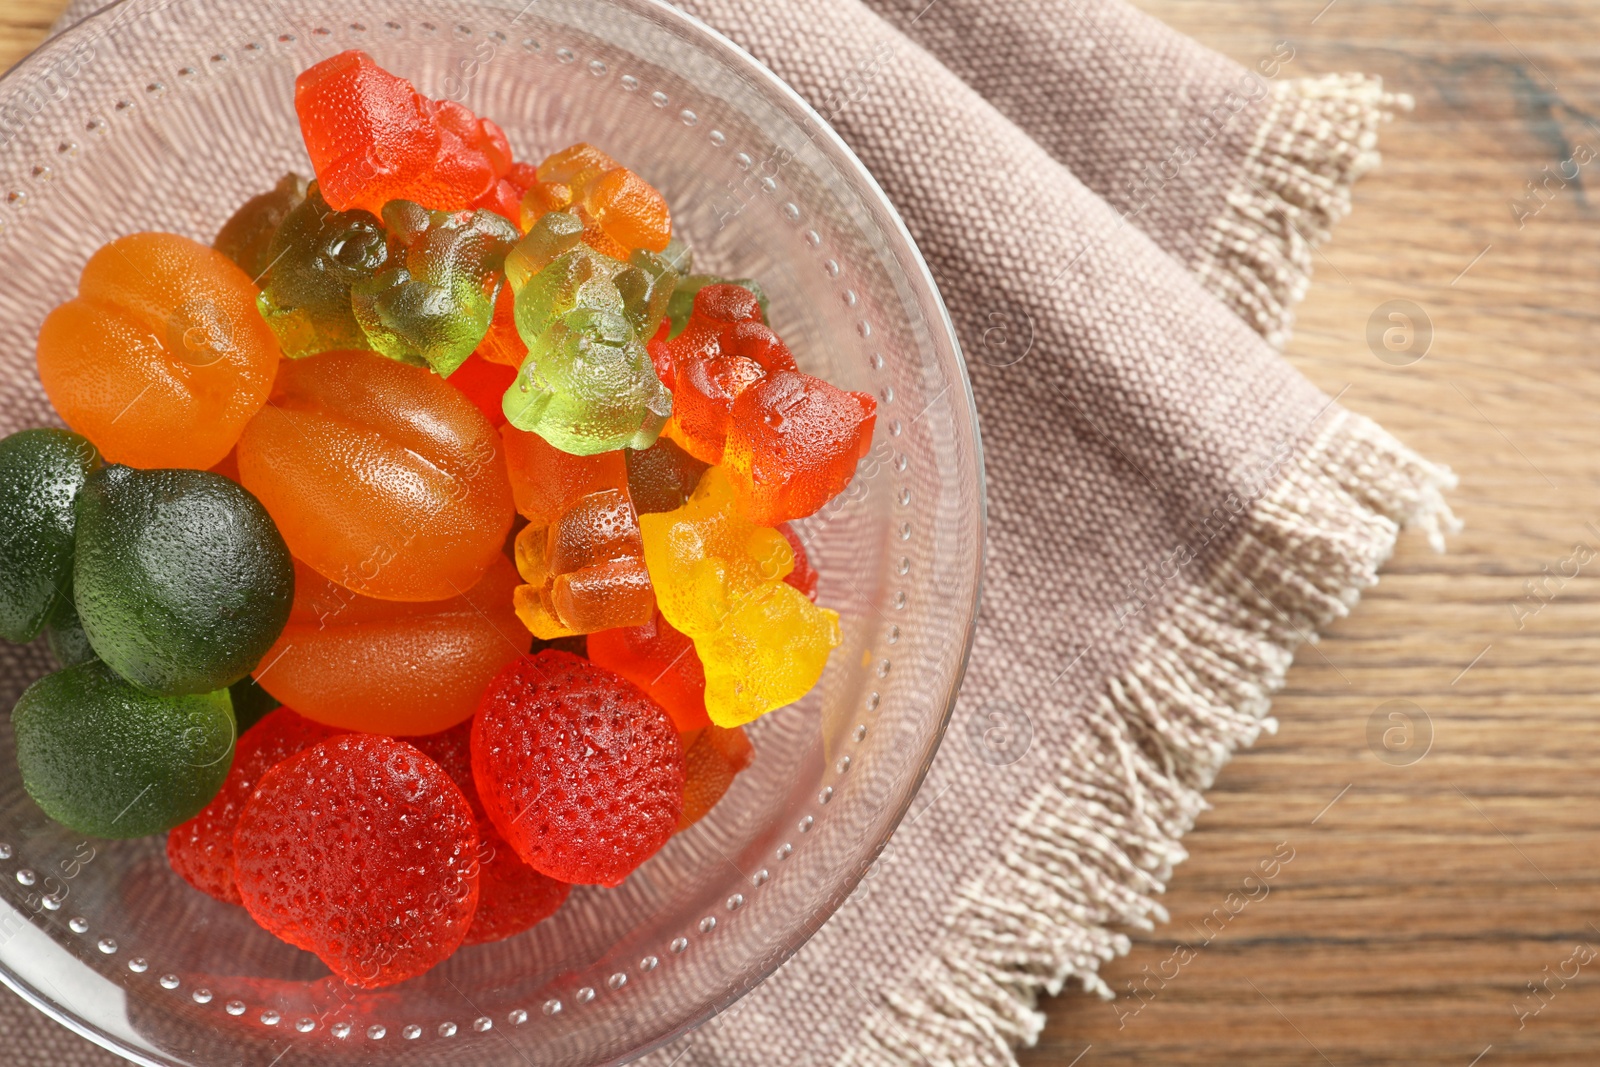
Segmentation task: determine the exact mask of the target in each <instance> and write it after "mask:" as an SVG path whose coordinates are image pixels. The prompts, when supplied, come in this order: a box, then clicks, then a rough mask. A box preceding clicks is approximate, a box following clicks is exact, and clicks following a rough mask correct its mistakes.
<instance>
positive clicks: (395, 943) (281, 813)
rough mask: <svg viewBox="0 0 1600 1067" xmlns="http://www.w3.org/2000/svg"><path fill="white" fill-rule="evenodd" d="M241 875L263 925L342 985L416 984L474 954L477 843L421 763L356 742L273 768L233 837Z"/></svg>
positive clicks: (350, 737)
mask: <svg viewBox="0 0 1600 1067" xmlns="http://www.w3.org/2000/svg"><path fill="white" fill-rule="evenodd" d="M233 848H234V875H235V877H236V879H237V880H238V884H239V893H240V895H241V896H242V897H243V898H244V905H245V907H246V908H248V909H249V911H250V914H251V916H252V917H253V918H254V919H255V920H256V922H258V923H260V924H261V926H262V927H263V928H265V929H266V930H268V931H270V932H272V933H273V934H276V935H277V936H278V937H281V938H282V939H283V940H285V941H287V942H289V943H290V944H292V945H297V946H299V947H300V948H303V949H307V950H309V951H311V952H315V953H316V954H317V955H318V956H319V957H321V959H322V961H323V962H324V963H326V964H327V965H328V967H329V968H330V969H331V970H332V971H333V972H334V973H335V974H336V975H338V976H339V977H340V978H343V979H344V980H346V981H347V982H349V983H351V984H352V985H356V986H365V987H369V988H371V987H377V986H386V985H392V984H394V983H395V982H399V981H403V980H404V979H407V978H411V977H414V976H416V975H419V974H421V973H423V972H424V971H426V970H428V969H429V968H430V967H432V966H433V965H434V964H436V963H439V962H440V961H441V960H444V959H445V958H446V957H448V956H449V955H450V954H451V953H452V952H454V951H455V950H456V948H457V947H458V946H459V945H460V944H461V941H462V939H463V938H464V937H465V936H466V933H467V929H468V927H469V926H471V924H472V915H473V912H474V910H475V909H476V908H477V904H478V878H477V873H476V865H475V864H474V862H473V859H474V855H475V853H476V852H477V848H478V832H477V829H476V828H475V826H474V820H473V817H472V809H471V807H470V806H469V805H468V804H467V800H466V797H464V796H463V795H462V793H461V790H460V788H459V787H457V786H456V784H455V783H454V782H453V781H451V780H450V776H449V775H447V774H446V773H445V772H444V771H443V770H442V769H441V768H440V767H439V765H438V764H437V763H435V762H433V760H431V759H429V758H428V757H427V756H425V755H423V754H422V752H420V751H419V750H417V749H416V748H414V747H412V746H411V745H409V744H406V743H405V742H403V741H396V740H394V739H392V738H388V737H379V736H374V735H371V734H346V735H344V736H342V737H336V738H334V739H332V740H330V741H325V742H323V743H322V744H320V745H317V746H315V747H313V748H309V749H307V750H305V751H304V752H301V753H300V754H299V755H297V756H293V757H291V758H290V759H288V760H286V761H284V762H283V763H280V764H278V765H277V766H276V767H274V768H272V770H270V771H268V772H267V773H266V775H265V776H264V777H263V778H262V780H261V785H260V786H259V787H257V789H256V793H255V795H254V796H253V797H251V798H250V801H249V803H247V804H246V805H245V808H244V812H243V814H241V815H240V817H239V825H238V828H237V829H236V830H235V831H234V836H233Z"/></svg>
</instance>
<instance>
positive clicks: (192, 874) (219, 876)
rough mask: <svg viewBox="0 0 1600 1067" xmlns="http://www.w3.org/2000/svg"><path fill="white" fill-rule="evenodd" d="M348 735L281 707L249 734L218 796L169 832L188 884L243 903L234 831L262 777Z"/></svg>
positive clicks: (175, 863)
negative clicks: (236, 871)
mask: <svg viewBox="0 0 1600 1067" xmlns="http://www.w3.org/2000/svg"><path fill="white" fill-rule="evenodd" d="M341 732H342V731H339V730H335V729H334V728H333V727H331V726H324V725H322V724H321V723H320V722H312V721H311V720H310V719H303V718H301V717H300V716H299V715H297V714H295V713H294V712H292V711H290V710H289V709H288V708H278V709H277V710H275V711H273V712H271V713H269V714H268V715H267V716H266V717H265V718H263V719H262V720H261V721H260V722H258V723H256V724H255V725H254V726H252V727H250V729H248V730H246V731H245V732H244V735H243V736H242V737H240V738H239V740H238V743H237V744H235V745H234V749H233V766H232V767H230V768H228V777H227V780H226V781H224V782H223V783H222V788H221V789H219V790H217V795H216V796H214V797H212V798H211V803H209V804H207V805H206V806H205V807H204V808H203V809H202V810H201V812H200V814H199V815H196V816H195V817H194V818H192V819H190V820H189V821H188V822H186V823H184V824H183V825H182V826H178V827H175V828H174V829H173V830H172V832H171V833H169V834H167V862H168V863H169V864H171V865H172V869H173V870H174V871H176V872H177V873H178V874H179V875H180V876H181V877H182V878H183V880H184V881H186V882H188V883H189V884H190V885H192V886H194V887H195V888H196V889H198V890H200V891H201V892H202V893H207V894H209V895H211V896H214V897H216V898H217V899H218V900H221V901H224V902H226V903H228V904H243V903H244V900H243V899H242V898H241V897H240V896H239V887H238V885H237V884H236V883H235V882H234V879H233V831H234V827H236V826H237V825H238V822H239V813H240V812H241V811H243V810H244V806H245V804H246V803H247V802H248V801H249V800H250V797H251V796H252V795H254V793H255V791H256V786H257V785H259V784H260V782H261V777H262V775H264V774H266V773H267V772H268V771H270V770H271V769H272V768H273V767H275V766H277V765H278V764H279V763H282V762H283V761H284V760H286V759H288V758H289V757H290V756H293V755H295V754H296V753H299V752H302V751H304V750H305V749H308V748H310V747H311V746H312V745H316V744H320V743H322V742H323V741H326V740H328V738H330V737H335V736H337V735H338V734H340V733H341Z"/></svg>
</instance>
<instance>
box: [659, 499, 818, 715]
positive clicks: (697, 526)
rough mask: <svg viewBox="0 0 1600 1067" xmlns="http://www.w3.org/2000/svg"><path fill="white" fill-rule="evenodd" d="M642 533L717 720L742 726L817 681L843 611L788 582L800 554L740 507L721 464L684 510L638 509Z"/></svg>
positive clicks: (663, 604)
mask: <svg viewBox="0 0 1600 1067" xmlns="http://www.w3.org/2000/svg"><path fill="white" fill-rule="evenodd" d="M639 530H640V533H641V534H642V535H643V537H644V558H645V564H646V566H647V567H648V568H649V571H650V580H651V582H652V583H654V585H655V591H656V603H657V604H658V605H659V606H660V608H661V614H662V616H663V617H665V618H666V620H667V622H669V623H671V624H672V626H673V627H674V628H675V629H677V630H678V631H679V632H681V633H683V634H684V635H686V636H687V637H689V638H691V639H692V640H693V641H694V648H695V652H696V653H698V654H699V656H700V662H701V663H702V664H703V665H704V667H705V672H706V712H707V714H709V715H710V716H711V721H712V722H714V723H716V724H717V725H718V726H721V727H724V728H731V727H734V726H742V725H743V724H745V723H747V722H749V721H750V720H751V719H754V718H757V717H758V716H761V715H765V714H766V713H767V712H769V711H772V710H773V709H774V708H781V707H783V706H784V705H785V704H792V703H794V702H795V701H796V700H799V699H800V698H801V697H802V696H804V695H805V694H806V693H807V692H808V691H809V690H810V689H811V687H812V686H814V685H816V684H817V679H818V678H820V677H821V676H822V668H823V666H824V665H825V664H826V663H827V661H828V653H829V652H831V651H832V650H833V649H834V648H835V647H837V646H838V644H839V615H838V613H837V612H833V611H829V610H827V609H826V608H819V607H817V606H816V605H815V604H813V603H811V601H810V600H808V599H806V596H805V594H803V593H801V592H800V591H799V590H798V589H795V588H794V587H793V586H790V585H787V584H785V583H784V581H783V579H784V577H785V576H786V575H787V574H788V573H789V572H790V571H792V570H793V569H794V551H793V550H792V549H791V548H790V547H789V542H788V541H786V540H785V539H784V537H783V535H782V534H781V533H779V532H778V531H776V530H772V529H768V528H766V527H764V526H757V525H756V524H755V523H753V522H751V521H749V520H748V519H746V518H745V517H744V516H742V515H740V514H739V510H738V506H737V503H736V501H735V498H734V492H733V485H732V483H731V482H729V481H728V477H727V475H726V474H725V473H723V471H722V469H721V468H720V467H712V468H711V469H710V470H708V471H706V473H705V474H704V475H703V476H702V477H701V479H700V484H699V486H698V487H696V489H695V491H694V495H692V496H691V497H690V498H689V499H688V501H687V502H686V503H685V504H684V505H683V507H681V508H679V509H677V510H676V511H667V512H661V513H658V514H653V515H641V516H639Z"/></svg>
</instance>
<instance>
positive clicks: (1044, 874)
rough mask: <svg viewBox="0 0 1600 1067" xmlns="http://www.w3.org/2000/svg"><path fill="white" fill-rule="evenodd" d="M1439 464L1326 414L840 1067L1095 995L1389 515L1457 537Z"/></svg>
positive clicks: (1364, 579)
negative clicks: (1047, 1003) (1210, 793)
mask: <svg viewBox="0 0 1600 1067" xmlns="http://www.w3.org/2000/svg"><path fill="white" fill-rule="evenodd" d="M1454 485H1455V476H1454V475H1453V474H1452V473H1451V472H1450V471H1449V469H1448V468H1445V467H1440V466H1436V465H1434V464H1432V463H1429V462H1428V461H1426V460H1424V459H1422V458H1421V457H1420V456H1418V455H1417V454H1416V453H1414V452H1412V451H1411V450H1410V449H1408V448H1406V447H1405V446H1404V445H1402V444H1401V443H1400V442H1399V441H1397V440H1395V439H1394V438H1393V437H1391V436H1390V435H1389V434H1388V433H1387V432H1385V431H1384V430H1383V429H1382V428H1381V427H1379V426H1378V425H1377V424H1376V423H1374V422H1372V421H1371V420H1369V419H1367V418H1364V417H1363V416H1360V415H1356V414H1353V413H1350V412H1347V411H1344V410H1343V409H1338V408H1335V409H1332V411H1331V412H1330V413H1329V415H1328V416H1327V418H1326V421H1325V422H1324V423H1323V426H1322V428H1321V429H1320V431H1316V432H1314V434H1313V435H1311V439H1310V441H1309V442H1308V444H1307V447H1306V448H1305V449H1304V451H1301V452H1299V458H1298V459H1297V461H1295V462H1293V463H1292V464H1289V465H1287V466H1286V468H1285V469H1284V471H1283V473H1282V474H1281V475H1280V476H1279V478H1278V479H1277V481H1276V483H1275V484H1274V485H1273V486H1272V487H1271V488H1269V489H1268V490H1267V491H1266V492H1265V494H1264V495H1263V496H1262V497H1260V498H1259V499H1257V500H1256V501H1255V503H1254V505H1253V506H1252V507H1250V508H1248V509H1247V510H1246V511H1245V514H1244V516H1243V517H1242V518H1241V522H1242V523H1243V528H1242V530H1241V531H1240V535H1239V537H1238V540H1237V542H1236V544H1235V545H1234V546H1233V547H1232V548H1231V549H1230V551H1229V554H1228V555H1227V556H1226V557H1225V558H1223V559H1222V560H1220V561H1218V562H1217V564H1216V565H1214V566H1213V567H1211V568H1210V569H1209V571H1208V572H1207V573H1206V574H1205V576H1204V577H1203V578H1202V579H1200V581H1199V583H1198V584H1194V585H1191V586H1189V587H1188V588H1187V589H1185V590H1184V591H1183V592H1182V593H1180V594H1179V595H1178V596H1177V597H1176V598H1175V600H1174V602H1173V603H1171V604H1170V605H1168V608H1167V610H1166V613H1165V615H1164V619H1163V621H1162V622H1160V623H1159V624H1157V625H1156V626H1155V628H1154V629H1153V630H1152V631H1151V633H1150V634H1149V635H1148V637H1147V638H1146V640H1145V644H1144V646H1143V649H1142V651H1141V653H1140V654H1139V655H1137V656H1136V657H1135V659H1134V661H1133V665H1132V667H1130V668H1129V669H1128V670H1127V671H1126V672H1125V673H1123V674H1122V675H1121V676H1120V677H1118V678H1115V679H1113V680H1112V681H1111V682H1110V683H1109V686H1108V690H1107V692H1105V693H1104V694H1103V695H1102V697H1101V698H1100V700H1099V702H1098V704H1097V705H1096V706H1094V707H1091V708H1089V709H1088V710H1087V712H1086V719H1087V721H1086V723H1085V729H1083V730H1082V731H1081V732H1080V733H1079V735H1078V741H1077V742H1076V744H1075V747H1074V749H1073V751H1071V752H1068V753H1066V754H1065V755H1064V758H1063V759H1062V761H1061V764H1060V778H1059V780H1058V781H1056V782H1055V783H1053V785H1052V786H1050V787H1049V788H1047V789H1045V790H1044V791H1042V792H1041V794H1040V795H1039V796H1037V797H1035V798H1034V800H1033V802H1032V803H1031V805H1030V806H1029V807H1028V808H1027V809H1026V811H1025V812H1024V814H1023V815H1022V817H1021V819H1020V822H1019V823H1018V825H1017V826H1016V827H1015V828H1014V829H1013V830H1012V832H1011V835H1010V837H1009V839H1008V840H1007V842H1006V844H1005V846H1004V850H1003V852H1002V853H1001V855H1000V857H999V859H998V861H996V862H995V863H993V864H991V865H990V866H989V867H988V869H987V870H986V871H985V872H984V873H983V875H982V876H980V877H979V878H978V879H976V880H975V881H974V882H972V883H969V884H968V885H966V886H964V887H963V888H962V889H961V891H960V893H959V895H958V898H957V901H956V904H955V905H954V911H953V912H952V913H951V915H950V916H949V918H948V920H947V924H946V928H945V933H944V937H943V939H942V943H941V944H940V946H939V947H938V949H937V951H936V952H935V954H934V955H933V956H932V957H931V958H930V959H929V960H928V961H927V962H926V963H925V964H924V965H923V966H921V967H920V968H919V970H918V971H916V972H915V973H914V974H913V975H912V976H911V977H910V978H908V979H907V980H906V981H905V982H903V983H901V984H900V985H899V986H898V987H896V988H892V989H888V990H885V991H884V1008H883V1010H881V1011H878V1012H876V1013H874V1015H873V1016H872V1018H871V1019H870V1020H869V1021H868V1022H867V1023H866V1024H865V1025H864V1028H863V1035H862V1040H861V1041H860V1042H858V1043H857V1044H856V1046H855V1047H854V1049H853V1050H852V1051H851V1052H850V1053H848V1054H847V1055H846V1057H845V1059H844V1061H843V1062H844V1063H846V1064H849V1065H851V1067H898V1065H901V1064H906V1063H928V1064H961V1065H963V1067H964V1065H967V1064H982V1065H987V1067H1012V1065H1014V1064H1015V1062H1016V1061H1015V1057H1014V1055H1013V1053H1012V1048H1013V1047H1014V1046H1017V1045H1022V1044H1029V1045H1031V1044H1033V1043H1034V1041H1035V1040H1037V1038H1038V1036H1039V1033H1040V1031H1041V1029H1042V1028H1043V1026H1044V1016H1043V1014H1042V1013H1040V1012H1039V1011H1038V1010H1037V1007H1036V1004H1037V999H1038V996H1039V994H1040V993H1049V994H1055V993H1059V992H1060V991H1061V989H1062V987H1063V986H1064V985H1065V984H1066V982H1067V981H1068V980H1069V979H1077V980H1078V981H1081V982H1082V983H1083V985H1084V988H1085V989H1087V990H1089V991H1091V992H1095V993H1098V994H1100V995H1101V996H1103V997H1106V998H1108V999H1109V998H1111V997H1112V996H1113V993H1112V991H1111V989H1110V988H1109V987H1108V986H1107V985H1106V983H1105V982H1104V980H1103V979H1101V977H1100V976H1099V973H1098V971H1099V967H1100V964H1101V963H1102V962H1104V961H1107V960H1110V959H1112V958H1113V957H1114V956H1118V955H1123V954H1125V953H1126V952H1127V951H1128V949H1129V947H1130V942H1129V940H1128V938H1127V936H1126V935H1125V934H1123V933H1120V932H1117V930H1116V929H1115V928H1117V927H1131V928H1136V929H1146V930H1148V929H1152V928H1153V926H1154V924H1155V923H1156V922H1165V921H1167V913H1166V911H1165V909H1164V908H1162V906H1161V905H1160V904H1159V903H1158V902H1157V901H1156V899H1155V897H1156V895H1157V894H1159V893H1161V892H1163V891H1164V889H1165V883H1166V881H1167V879H1168V878H1169V877H1170V875H1171V872H1172V868H1173V866H1174V865H1175V864H1177V863H1178V862H1179V861H1181V860H1182V859H1183V858H1184V856H1185V853H1184V850H1183V848H1182V846H1181V845H1180V844H1179V841H1178V839H1179V838H1180V837H1181V836H1182V835H1183V834H1184V833H1185V832H1186V831H1187V830H1189V828H1190V827H1191V826H1192V825H1193V824H1194V820H1195V818H1196V816H1198V815H1199V813H1200V812H1201V811H1202V810H1203V809H1204V808H1205V806H1206V803H1205V800H1204V798H1203V797H1202V795H1201V791H1202V790H1203V789H1205V788H1206V787H1207V786H1209V785H1210V784H1211V782H1212V780H1213V778H1215V776H1216V774H1217V772H1218V771H1219V770H1220V769H1221V768H1222V766H1223V764H1225V763H1226V762H1227V760H1228V758H1229V756H1230V755H1231V753H1232V752H1233V751H1234V750H1236V749H1238V748H1240V747H1242V746H1246V745H1249V744H1251V743H1252V742H1254V741H1255V739H1256V737H1257V736H1258V735H1259V733H1260V732H1261V731H1262V730H1263V729H1266V730H1275V729H1276V725H1277V724H1276V723H1275V722H1274V720H1272V719H1271V718H1269V717H1268V716H1267V712H1268V706H1269V701H1270V698H1271V696H1272V694H1274V693H1275V692H1276V691H1277V690H1278V689H1280V688H1281V687H1282V686H1283V682H1284V675H1285V673H1286V672H1287V671H1288V669H1289V664H1290V662H1291V661H1292V659H1293V656H1294V650H1295V648H1296V647H1297V646H1298V645H1299V644H1301V643H1302V641H1305V640H1315V637H1314V636H1313V635H1315V634H1316V632H1317V631H1318V630H1320V629H1322V628H1324V627H1326V626H1327V625H1329V624H1330V623H1332V622H1334V621H1335V620H1337V619H1340V618H1342V617H1344V616H1345V615H1347V614H1349V612H1350V609H1351V608H1352V607H1353V606H1354V605H1355V603H1356V601H1357V600H1358V599H1359V597H1360V594H1361V592H1362V590H1364V589H1366V588H1368V587H1369V586H1371V585H1373V584H1374V583H1375V582H1376V581H1377V572H1378V568H1379V567H1380V566H1381V565H1382V564H1383V563H1384V562H1385V561H1386V560H1387V559H1388V558H1389V555H1390V553H1391V551H1392V550H1393V548H1394V543H1395V539H1396V537H1397V536H1398V534H1399V531H1400V529H1401V527H1402V526H1415V527H1419V528H1420V529H1421V530H1422V531H1424V532H1425V533H1426V535H1427V536H1428V539H1429V541H1430V542H1431V543H1432V544H1433V545H1434V547H1435V548H1437V549H1442V548H1443V535H1444V533H1445V532H1447V531H1451V530H1454V529H1456V528H1458V524H1457V523H1456V520H1455V517H1454V516H1453V515H1452V514H1451V513H1450V509H1449V507H1448V505H1447V504H1446V503H1445V500H1444V495H1443V494H1444V491H1445V490H1446V489H1449V488H1452V487H1454Z"/></svg>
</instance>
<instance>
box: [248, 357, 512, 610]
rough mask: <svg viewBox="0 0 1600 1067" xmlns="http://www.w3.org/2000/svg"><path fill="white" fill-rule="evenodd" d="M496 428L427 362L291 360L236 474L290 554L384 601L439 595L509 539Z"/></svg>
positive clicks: (465, 585)
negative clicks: (423, 364) (268, 516)
mask: <svg viewBox="0 0 1600 1067" xmlns="http://www.w3.org/2000/svg"><path fill="white" fill-rule="evenodd" d="M498 445H499V441H498V439H497V437H496V435H495V432H494V429H493V427H491V426H490V425H489V422H488V420H487V419H485V418H484V417H483V414H482V413H481V412H479V411H478V409H477V408H476V407H474V406H473V404H472V401H470V400H468V399H467V398H466V397H465V396H463V395H462V394H461V393H460V392H459V391H457V390H456V389H455V388H454V387H452V386H451V385H450V384H449V383H448V382H446V381H445V380H444V379H442V378H440V377H439V376H438V375H436V374H434V373H433V372H432V371H430V370H428V369H427V368H426V367H413V366H409V365H407V364H404V363H397V362H395V361H394V360H391V359H385V358H384V357H382V356H380V355H378V354H377V353H375V352H324V353H322V354H321V355H317V356H310V357H308V358H305V359H300V360H293V361H289V362H286V363H285V364H284V366H283V370H282V371H281V372H280V373H279V375H278V382H277V386H276V388H275V389H274V390H273V393H272V399H271V400H270V401H269V402H268V403H267V405H266V406H265V407H263V408H262V409H261V411H260V412H259V413H258V414H257V415H256V417H255V418H254V419H252V420H250V424H249V425H248V426H247V427H245V432H244V435H243V436H242V437H241V438H240V439H239V475H240V478H241V480H242V481H243V483H244V487H245V488H246V489H248V490H250V492H252V493H254V494H255V495H256V497H257V498H258V499H259V500H260V501H261V503H262V504H263V505H265V506H266V509H267V511H268V512H269V513H271V515H272V517H273V519H274V520H275V521H276V522H277V524H278V529H279V531H280V532H281V533H282V534H283V539H284V540H285V541H286V542H287V543H288V545H289V550H290V551H291V552H293V553H294V555H295V557H296V558H297V559H300V560H303V561H304V562H305V563H307V564H308V565H310V566H311V568H312V569H313V570H315V571H316V572H317V573H318V574H321V575H322V576H324V577H325V578H329V579H331V580H333V581H335V582H337V583H339V584H340V585H342V586H344V587H345V588H347V589H351V590H353V591H355V592H357V593H361V594H363V595H365V596H370V597H377V598H379V599H382V600H446V599H449V598H450V597H454V596H460V595H461V594H463V593H465V592H466V591H467V590H469V589H471V588H472V587H473V586H474V585H476V584H477V583H478V580H479V579H480V578H482V577H483V574H484V572H485V571H486V570H487V569H488V568H489V565H490V564H491V563H493V562H494V561H495V560H496V559H497V558H500V556H501V551H502V549H503V547H504V545H505V539H506V535H507V534H508V533H509V532H510V530H511V519H512V503H511V486H510V484H509V483H508V482H507V480H506V467H505V459H504V457H503V456H502V455H501V452H500V449H499V447H498Z"/></svg>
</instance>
